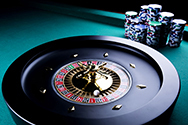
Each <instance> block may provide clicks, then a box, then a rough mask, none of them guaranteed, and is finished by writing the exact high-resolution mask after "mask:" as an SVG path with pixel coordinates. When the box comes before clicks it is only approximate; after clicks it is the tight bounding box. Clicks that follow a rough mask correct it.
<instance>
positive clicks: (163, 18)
mask: <svg viewBox="0 0 188 125" xmlns="http://www.w3.org/2000/svg"><path fill="white" fill-rule="evenodd" d="M173 17H174V14H173V13H170V12H161V13H159V19H158V21H159V22H160V23H162V27H161V36H160V47H164V46H166V44H167V38H168V35H169V32H170V26H171V23H172V20H173Z"/></svg>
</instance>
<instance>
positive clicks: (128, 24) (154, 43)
mask: <svg viewBox="0 0 188 125" xmlns="http://www.w3.org/2000/svg"><path fill="white" fill-rule="evenodd" d="M161 10H162V6H161V5H159V4H149V5H142V6H141V9H140V12H139V15H137V12H135V11H127V12H126V13H125V25H124V26H125V37H126V38H127V39H131V40H133V41H137V42H141V43H144V44H146V45H148V46H151V47H153V48H158V47H164V46H166V45H169V46H170V47H175V46H178V45H179V44H180V43H181V40H182V37H183V30H182V29H183V28H184V26H185V23H186V22H185V21H180V20H179V21H178V20H175V21H172V20H173V17H174V14H173V13H170V12H161ZM171 25H173V26H171ZM170 27H171V28H170ZM180 27H181V28H180ZM179 29H180V31H179ZM169 33H170V37H169V41H168V40H167V39H168V36H169Z"/></svg>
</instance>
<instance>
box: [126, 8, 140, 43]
mask: <svg viewBox="0 0 188 125" xmlns="http://www.w3.org/2000/svg"><path fill="white" fill-rule="evenodd" d="M135 18H137V12H135V11H127V12H126V13H125V25H124V27H125V37H126V38H128V39H129V38H130V34H131V32H130V26H131V23H132V20H133V19H135Z"/></svg>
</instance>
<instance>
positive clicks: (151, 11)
mask: <svg viewBox="0 0 188 125" xmlns="http://www.w3.org/2000/svg"><path fill="white" fill-rule="evenodd" d="M161 10H162V6H161V5H159V4H149V5H148V16H149V18H148V20H149V21H158V16H159V12H161Z"/></svg>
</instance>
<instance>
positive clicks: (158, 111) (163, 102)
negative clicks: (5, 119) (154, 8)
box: [2, 36, 180, 124]
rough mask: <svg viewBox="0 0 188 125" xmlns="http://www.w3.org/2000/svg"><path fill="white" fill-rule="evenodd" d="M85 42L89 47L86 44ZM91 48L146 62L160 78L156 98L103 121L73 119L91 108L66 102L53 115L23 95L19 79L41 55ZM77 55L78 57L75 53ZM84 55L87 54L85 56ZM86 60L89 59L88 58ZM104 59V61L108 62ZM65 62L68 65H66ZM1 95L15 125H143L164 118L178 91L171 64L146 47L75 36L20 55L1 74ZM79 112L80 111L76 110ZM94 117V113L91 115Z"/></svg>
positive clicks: (29, 97)
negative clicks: (128, 54) (21, 124)
mask: <svg viewBox="0 0 188 125" xmlns="http://www.w3.org/2000/svg"><path fill="white" fill-rule="evenodd" d="M88 41H90V42H92V43H90V44H88ZM65 43H66V44H65ZM80 43H82V44H80ZM91 46H92V48H93V47H95V48H105V47H106V46H107V47H111V48H110V49H114V47H115V48H117V49H120V50H122V51H124V50H126V51H125V52H131V54H133V55H134V54H135V55H137V56H139V57H140V58H142V59H143V60H147V62H148V63H149V64H151V65H152V67H154V69H155V70H156V72H157V73H158V77H159V78H160V82H161V83H160V89H159V90H158V92H157V93H156V95H155V96H153V97H152V99H151V100H149V101H148V102H147V103H144V104H143V105H141V106H140V107H139V108H137V109H134V110H130V111H129V112H123V108H122V109H120V110H118V111H119V113H118V111H115V112H114V114H112V115H109V116H104V117H103V116H101V117H100V118H99V117H97V116H92V115H91V116H89V115H88V117H87V115H85V116H84V115H83V116H78V117H77V116H74V115H75V114H74V113H75V112H76V111H77V112H78V111H83V112H84V111H86V112H87V109H88V110H92V108H91V106H87V105H86V106H85V105H79V104H75V103H72V102H69V101H67V100H63V103H64V102H66V104H65V107H66V108H65V109H66V110H64V111H56V110H57V109H56V107H50V106H49V105H50V104H45V106H46V105H47V106H46V107H45V106H44V107H43V105H41V104H43V103H40V104H37V101H38V100H32V98H33V97H32V96H30V95H29V94H28V95H27V92H25V91H29V89H28V90H27V89H25V90H24V87H23V85H22V83H21V79H22V77H23V72H24V71H25V70H26V69H27V67H28V66H30V65H31V64H32V62H34V61H35V60H37V59H38V58H39V57H41V56H43V55H44V54H47V53H50V52H52V51H55V50H61V49H66V50H71V49H72V48H89V47H91ZM76 53H77V52H76ZM72 54H75V51H72V52H71V53H70V54H69V55H68V56H67V58H64V60H65V64H66V63H68V62H69V61H70V60H71V61H72V60H73V61H75V60H77V59H74V58H73V57H71V55H72ZM78 54H79V55H81V54H80V53H79V52H78ZM110 54H111V53H110V52H109V57H110ZM86 55H88V54H87V53H86ZM80 58H83V57H80ZM88 58H92V56H91V57H88ZM102 58H105V57H102V56H101V59H102ZM69 59H70V60H69ZM86 59H87V58H86ZM105 59H107V60H108V58H105ZM105 59H104V60H105ZM66 60H69V61H67V62H66ZM65 64H62V65H65ZM49 67H50V66H49ZM56 71H57V69H55V71H54V72H56ZM46 72H47V73H49V74H54V73H50V70H48V71H46ZM12 74H14V75H12ZM10 76H11V78H10ZM52 76H53V75H52ZM11 79H14V81H13V82H12V80H11ZM133 82H134V79H133ZM11 83H12V84H11ZM24 84H25V83H24ZM10 86H11V87H10ZM49 86H50V87H51V84H50V85H48V87H49ZM51 90H53V89H51ZM2 91H3V96H4V99H5V101H6V104H7V105H8V107H9V109H10V112H11V114H12V116H13V118H14V120H15V121H16V122H19V120H21V121H22V122H23V121H24V123H27V124H45V123H61V122H64V123H65V124H74V123H75V122H77V123H78V122H80V123H82V124H102V123H112V124H126V123H127V124H144V123H148V122H150V121H152V120H154V119H156V118H158V117H159V116H161V115H162V114H164V113H165V112H166V111H167V110H168V109H170V108H171V107H173V105H174V104H175V102H176V99H177V97H178V94H179V91H180V79H179V76H178V73H177V71H176V69H175V68H174V66H173V65H172V64H171V62H170V61H169V60H168V59H166V58H165V57H164V56H163V55H162V54H160V53H159V52H157V51H156V50H154V49H152V48H150V47H147V46H145V45H142V44H140V43H137V42H133V41H130V40H127V39H122V38H117V37H109V36H79V37H71V38H64V39H59V40H55V41H52V42H48V43H45V44H43V45H40V46H38V47H35V48H33V49H31V50H29V51H28V52H26V53H24V54H23V55H21V56H20V57H19V58H18V59H16V60H15V61H14V62H13V63H12V65H11V66H10V67H9V68H8V70H7V72H6V73H5V76H4V79H3V84H2ZM53 91H54V90H53ZM130 91H131V90H130ZM47 92H48V89H47ZM11 93H12V94H11ZM55 94H57V93H55V92H54V95H55ZM37 96H39V99H41V100H44V101H45V100H46V99H45V95H42V94H41V95H40V94H39V95H37ZM125 96H126V95H125ZM55 98H58V100H56V101H57V102H56V103H58V101H59V100H62V98H59V96H57V97H55ZM122 98H123V97H122ZM121 100H123V99H121ZM48 103H49V102H48ZM54 103H55V102H54ZM115 104H119V103H118V100H117V101H114V102H112V103H107V104H104V105H99V106H95V105H94V107H96V108H94V109H96V110H99V109H101V108H103V107H108V108H109V110H110V112H111V110H112V107H111V106H112V105H115ZM70 106H76V111H74V112H73V113H70V112H69V113H67V112H66V111H67V109H68V108H69V107H70ZM123 106H124V104H123ZM125 106H126V104H125ZM57 107H58V106H57ZM49 108H50V109H49ZM53 108H54V109H53ZM79 108H80V109H82V110H79ZM60 110H61V109H60ZM61 112H65V113H61ZM86 114H87V113H86ZM96 114H97V113H94V114H93V115H96ZM99 116H100V114H99ZM18 119H19V120H18ZM58 119H63V120H58Z"/></svg>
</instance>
